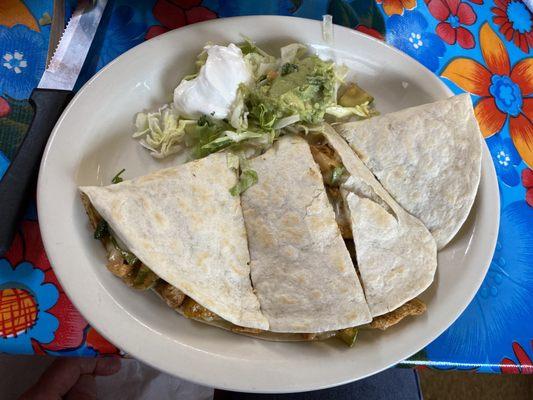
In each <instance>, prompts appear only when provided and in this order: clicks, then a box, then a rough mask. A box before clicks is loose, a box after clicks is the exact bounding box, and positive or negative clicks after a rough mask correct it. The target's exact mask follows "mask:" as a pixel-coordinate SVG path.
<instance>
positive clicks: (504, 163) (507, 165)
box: [487, 135, 522, 186]
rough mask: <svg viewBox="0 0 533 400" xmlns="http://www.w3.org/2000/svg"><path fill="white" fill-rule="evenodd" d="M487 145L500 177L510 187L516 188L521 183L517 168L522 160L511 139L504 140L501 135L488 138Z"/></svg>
mask: <svg viewBox="0 0 533 400" xmlns="http://www.w3.org/2000/svg"><path fill="white" fill-rule="evenodd" d="M487 145H488V146H489V149H490V154H491V155H492V160H493V161H494V166H495V167H496V173H497V175H498V177H499V178H500V179H501V180H502V181H503V183H505V184H506V185H509V186H516V185H518V184H519V183H520V176H519V175H518V171H517V170H516V166H517V165H519V164H520V162H521V161H522V159H521V158H520V155H519V154H518V152H517V151H516V148H515V147H514V144H513V141H512V140H511V139H510V138H505V139H502V138H501V137H500V135H493V136H491V137H490V138H487Z"/></svg>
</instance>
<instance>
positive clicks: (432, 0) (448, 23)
mask: <svg viewBox="0 0 533 400" xmlns="http://www.w3.org/2000/svg"><path fill="white" fill-rule="evenodd" d="M426 3H427V5H428V9H429V12H430V13H431V14H432V15H433V16H434V17H435V18H436V19H437V20H439V21H440V22H439V23H438V24H437V28H436V30H435V31H436V32H437V35H439V36H440V38H441V39H442V40H444V41H445V42H446V43H448V44H455V43H459V46H461V47H462V48H464V49H471V48H473V47H474V46H475V45H476V41H475V39H474V35H472V33H471V32H470V31H469V30H468V29H466V28H465V27H464V26H463V25H473V24H474V23H475V22H476V13H474V10H472V7H471V6H470V5H469V4H467V3H463V2H461V1H460V0H426Z"/></svg>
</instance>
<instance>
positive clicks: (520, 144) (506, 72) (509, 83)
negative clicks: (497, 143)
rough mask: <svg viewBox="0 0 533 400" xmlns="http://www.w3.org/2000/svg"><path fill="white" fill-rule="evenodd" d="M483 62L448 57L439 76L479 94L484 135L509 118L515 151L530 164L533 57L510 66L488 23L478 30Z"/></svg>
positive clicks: (532, 158) (477, 110)
mask: <svg viewBox="0 0 533 400" xmlns="http://www.w3.org/2000/svg"><path fill="white" fill-rule="evenodd" d="M479 36H480V44H481V54H482V55H483V59H484V60H485V64H486V66H485V65H482V64H480V63H478V62H477V61H474V60H472V59H470V58H462V57H460V58H456V59H455V60H453V61H451V62H450V63H449V64H448V65H447V66H446V68H444V71H443V72H442V76H443V77H445V78H448V79H450V80H451V81H453V82H454V83H455V84H456V85H457V86H459V87H460V88H462V89H463V90H466V91H468V92H470V93H472V94H475V95H477V96H480V97H481V99H480V100H479V101H478V102H477V104H476V106H475V108H474V112H475V114H476V117H477V120H478V123H479V127H480V128H481V132H482V133H483V136H485V137H489V136H492V135H494V134H495V133H498V132H499V131H500V130H501V129H502V128H503V126H504V124H505V122H506V121H507V119H509V130H510V133H511V138H512V139H513V143H514V145H515V147H516V149H517V150H518V153H519V154H520V156H521V157H522V159H523V160H524V162H525V163H526V164H528V165H529V166H530V167H531V166H533V97H531V95H532V94H533V58H531V57H530V58H525V59H523V60H521V61H519V62H518V63H516V64H515V65H514V66H512V67H511V62H510V61H509V55H508V54H507V50H506V49H505V46H504V44H503V42H502V41H501V40H500V38H499V37H498V35H496V33H495V32H494V31H493V30H492V29H491V27H490V26H489V24H488V23H485V24H484V25H483V26H482V27H481V31H480V34H479Z"/></svg>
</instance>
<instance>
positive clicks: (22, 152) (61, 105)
mask: <svg viewBox="0 0 533 400" xmlns="http://www.w3.org/2000/svg"><path fill="white" fill-rule="evenodd" d="M106 3H107V0H97V1H89V0H79V1H78V6H77V8H76V10H75V11H74V13H73V14H72V17H71V19H70V21H69V22H68V24H67V27H66V28H65V31H64V32H63V35H62V37H61V40H60V41H59V44H58V46H57V48H56V50H55V53H54V55H53V56H52V59H51V60H50V64H49V65H48V67H47V68H46V70H45V72H44V74H43V76H42V78H41V80H40V82H39V85H38V86H37V89H35V90H34V91H33V92H32V94H31V97H30V104H31V105H32V107H33V110H34V116H33V120H32V122H31V125H30V128H29V130H28V132H27V133H26V135H25V137H24V140H23V142H22V143H21V145H20V147H19V149H18V151H17V153H16V154H15V157H14V158H13V160H12V162H11V164H10V165H9V167H8V169H7V171H6V173H5V175H4V177H3V178H2V180H1V181H0V255H3V254H5V252H6V251H7V250H8V249H9V247H10V245H11V240H12V239H13V234H14V231H15V226H16V223H17V221H18V218H19V216H20V214H21V211H22V210H23V206H24V205H25V199H26V195H27V194H28V189H29V188H30V185H31V184H32V183H33V179H34V178H35V176H36V173H37V170H38V166H39V161H40V159H41V155H42V153H43V150H44V147H45V145H46V142H47V140H48V137H49V136H50V133H51V132H52V130H53V128H54V126H55V124H56V122H57V120H58V119H59V117H60V116H61V113H62V112H63V110H64V109H65V107H66V106H67V104H68V102H69V101H70V99H71V98H72V94H73V93H72V90H73V88H74V85H75V83H76V80H77V79H78V75H79V74H80V71H81V67H82V66H83V62H84V61H85V58H86V56H87V53H88V52H89V48H90V47H91V42H92V40H93V38H94V35H95V33H96V29H97V28H98V24H99V22H100V19H101V18H102V14H103V12H104V8H105V6H106Z"/></svg>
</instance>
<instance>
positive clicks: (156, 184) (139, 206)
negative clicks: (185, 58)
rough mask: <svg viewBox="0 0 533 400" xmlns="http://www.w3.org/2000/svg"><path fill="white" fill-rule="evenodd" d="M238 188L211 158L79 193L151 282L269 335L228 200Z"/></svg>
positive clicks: (237, 215)
mask: <svg viewBox="0 0 533 400" xmlns="http://www.w3.org/2000/svg"><path fill="white" fill-rule="evenodd" d="M236 182H237V174H236V172H235V171H234V170H231V169H229V168H228V167H227V163H226V156H225V155H224V154H213V155H210V156H209V157H206V158H203V159H200V160H196V161H192V162H189V163H187V164H183V165H179V166H177V167H173V168H169V169H164V170H160V171H157V172H154V173H152V174H149V175H146V176H143V177H140V178H136V179H133V180H131V181H125V182H122V183H118V184H115V185H110V186H105V187H97V186H87V187H81V188H80V190H81V192H82V193H84V194H85V195H86V196H87V198H88V200H89V201H90V203H91V205H92V206H93V207H94V208H95V209H96V211H97V212H98V214H99V215H100V216H101V217H102V218H103V220H104V221H105V222H106V223H107V224H108V225H109V228H110V231H112V233H113V239H114V240H115V241H117V242H120V243H119V248H121V250H123V251H127V252H129V253H130V254H133V255H134V257H135V258H136V259H138V260H139V261H140V262H141V263H142V265H143V266H144V267H145V268H147V269H149V271H151V272H153V273H154V274H155V275H157V277H159V278H161V279H163V280H164V281H166V282H168V283H169V284H171V285H172V286H173V287H175V288H177V289H179V290H180V291H181V292H183V293H184V294H185V295H187V296H188V297H190V298H192V299H194V301H195V302H197V303H198V304H199V305H201V306H203V307H205V308H206V309H207V310H209V311H210V312H213V313H215V314H217V315H219V316H220V317H222V318H224V319H225V320H227V321H229V322H231V323H234V324H236V325H239V326H242V327H246V328H255V329H268V321H267V319H266V318H265V317H264V315H263V314H262V313H261V310H260V307H259V302H258V300H257V297H256V296H255V295H254V293H253V289H252V285H251V282H250V267H249V262H250V259H249V253H248V246H247V239H246V232H245V229H244V221H243V216H242V210H241V207H240V199H239V197H234V196H232V195H231V194H230V193H229V189H230V188H231V187H233V186H234V185H235V184H236ZM136 262H137V261H134V262H132V264H136ZM127 264H129V263H127ZM137 273H138V271H137ZM147 274H148V272H147V273H146V275H147ZM137 279H138V278H137ZM138 280H142V279H138Z"/></svg>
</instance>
